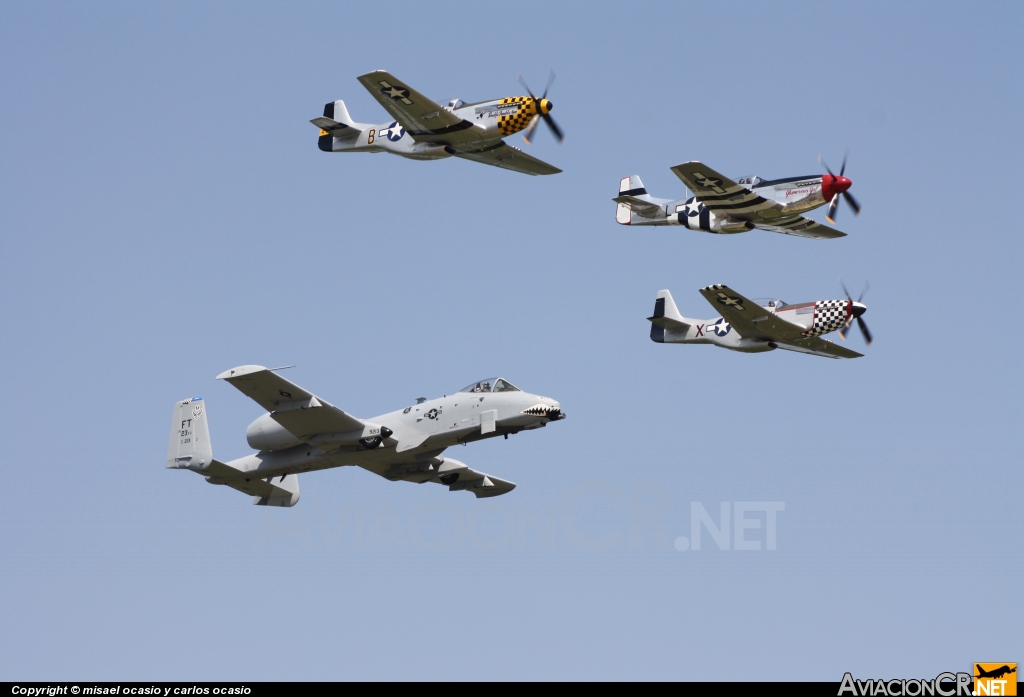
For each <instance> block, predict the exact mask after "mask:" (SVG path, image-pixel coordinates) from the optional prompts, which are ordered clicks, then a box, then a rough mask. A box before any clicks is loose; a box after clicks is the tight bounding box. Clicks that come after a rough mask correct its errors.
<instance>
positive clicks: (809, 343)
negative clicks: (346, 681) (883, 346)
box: [774, 336, 864, 358]
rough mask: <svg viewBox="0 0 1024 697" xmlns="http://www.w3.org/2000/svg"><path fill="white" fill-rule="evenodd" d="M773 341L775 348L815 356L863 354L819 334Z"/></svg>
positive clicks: (839, 356) (852, 356) (857, 355)
mask: <svg viewBox="0 0 1024 697" xmlns="http://www.w3.org/2000/svg"><path fill="white" fill-rule="evenodd" d="M774 343H775V347H776V348H780V349H786V350H787V351H799V352H800V353H810V354H813V355H815V356H825V357H826V358H860V357H861V356H863V355H864V354H863V353H857V352H856V351H851V350H850V349H848V348H844V347H843V346H840V345H839V344H834V343H832V342H831V341H828V340H827V339H822V338H821V337H820V336H812V337H808V338H806V339H797V340H795V341H785V342H784V341H777V342H774Z"/></svg>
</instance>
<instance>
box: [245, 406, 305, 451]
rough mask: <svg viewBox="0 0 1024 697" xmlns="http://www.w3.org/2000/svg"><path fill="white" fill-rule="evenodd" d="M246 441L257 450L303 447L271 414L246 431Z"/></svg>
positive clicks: (258, 420) (252, 424) (265, 415)
mask: <svg viewBox="0 0 1024 697" xmlns="http://www.w3.org/2000/svg"><path fill="white" fill-rule="evenodd" d="M245 440H246V441H248V442H249V447H250V448H253V449H255V450H285V449H287V448H294V447H295V446H296V445H302V441H301V440H299V439H298V438H296V437H295V436H294V435H293V434H292V432H291V431H289V430H288V429H286V428H285V427H284V426H282V425H281V424H279V423H277V422H276V421H274V419H273V418H272V417H271V416H270V414H264V415H263V416H261V417H260V418H258V419H256V420H255V421H253V422H252V423H251V424H249V428H247V429H245Z"/></svg>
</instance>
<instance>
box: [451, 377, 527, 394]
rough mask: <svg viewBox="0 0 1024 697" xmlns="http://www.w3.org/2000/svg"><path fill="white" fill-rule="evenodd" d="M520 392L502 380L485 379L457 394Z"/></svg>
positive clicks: (467, 386)
mask: <svg viewBox="0 0 1024 697" xmlns="http://www.w3.org/2000/svg"><path fill="white" fill-rule="evenodd" d="M520 391H521V390H520V389H519V388H518V387H516V386H515V385H513V384H512V383H511V382H509V381H508V380H506V379H504V378H487V379H486V380H477V381H476V382H471V383H470V384H468V385H466V386H465V387H463V388H462V389H461V390H459V392H470V393H474V394H475V393H484V392H487V393H490V392H520Z"/></svg>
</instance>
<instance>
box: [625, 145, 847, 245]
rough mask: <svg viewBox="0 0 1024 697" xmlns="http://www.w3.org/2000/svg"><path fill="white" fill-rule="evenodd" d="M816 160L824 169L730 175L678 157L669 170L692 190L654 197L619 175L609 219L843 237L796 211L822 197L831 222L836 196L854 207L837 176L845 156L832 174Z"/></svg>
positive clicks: (810, 207) (815, 204)
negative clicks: (798, 174)
mask: <svg viewBox="0 0 1024 697" xmlns="http://www.w3.org/2000/svg"><path fill="white" fill-rule="evenodd" d="M822 164H823V165H824V166H825V169H826V170H827V171H828V174H822V175H817V174H812V175H808V176H806V177H786V178H785V179H772V180H766V179H761V178H760V177H741V178H740V179H739V181H733V180H731V179H729V178H728V177H726V176H725V175H723V174H719V173H718V172H716V171H715V170H713V169H711V168H710V167H708V166H707V165H705V164H701V163H700V162H684V163H683V164H681V165H676V166H675V167H672V172H673V173H674V174H675V175H676V176H677V177H679V178H680V179H682V180H683V183H684V184H686V186H687V188H689V189H690V191H692V192H693V194H694V195H693V196H691V197H690V198H687V199H676V200H672V199H663V198H654V197H653V196H650V195H648V193H647V189H645V188H644V184H643V182H642V181H640V177H638V176H635V175H634V176H631V177H625V178H623V179H622V180H621V181H620V182H619V195H618V196H617V197H615V198H614V199H612V200H613V201H615V202H616V203H617V204H618V207H617V208H616V210H615V220H616V222H618V223H619V224H621V225H682V226H683V227H685V228H688V229H690V230H703V231H704V232H713V233H718V234H723V235H728V234H733V233H737V232H746V231H748V230H753V229H755V228H756V229H758V230H769V231H771V232H781V233H783V234H786V235H796V236H798V237H811V238H814V239H829V238H833V237H845V236H846V233H845V232H840V231H839V230H836V229H834V228H830V227H828V226H827V225H822V224H821V223H818V222H815V221H813V220H811V219H810V218H805V217H803V215H801V214H802V213H806V212H807V211H810V210H813V209H815V208H818V207H819V206H823V205H825V204H826V203H827V204H829V206H828V221H829V222H830V223H834V222H835V217H836V208H837V206H838V205H839V197H840V196H842V197H843V198H844V199H845V200H846V202H847V203H848V204H849V205H850V207H851V208H853V210H854V212H855V213H860V204H858V203H857V200H856V199H854V198H853V196H852V195H851V194H850V192H849V191H848V189H849V188H850V186H852V184H853V183H852V182H851V181H850V180H849V179H848V178H847V177H845V176H843V173H844V172H845V171H846V158H845V157H844V158H843V166H842V167H841V168H840V170H839V174H838V175H835V174H833V173H832V170H830V169H829V168H828V165H825V164H824V162H822Z"/></svg>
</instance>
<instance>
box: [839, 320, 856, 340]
mask: <svg viewBox="0 0 1024 697" xmlns="http://www.w3.org/2000/svg"><path fill="white" fill-rule="evenodd" d="M852 326H853V316H852V315H851V316H850V318H849V319H848V320H846V324H844V325H843V326H842V328H841V329H840V330H839V338H840V339H842V340H843V341H846V335H847V334H849V333H850V327H852Z"/></svg>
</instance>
